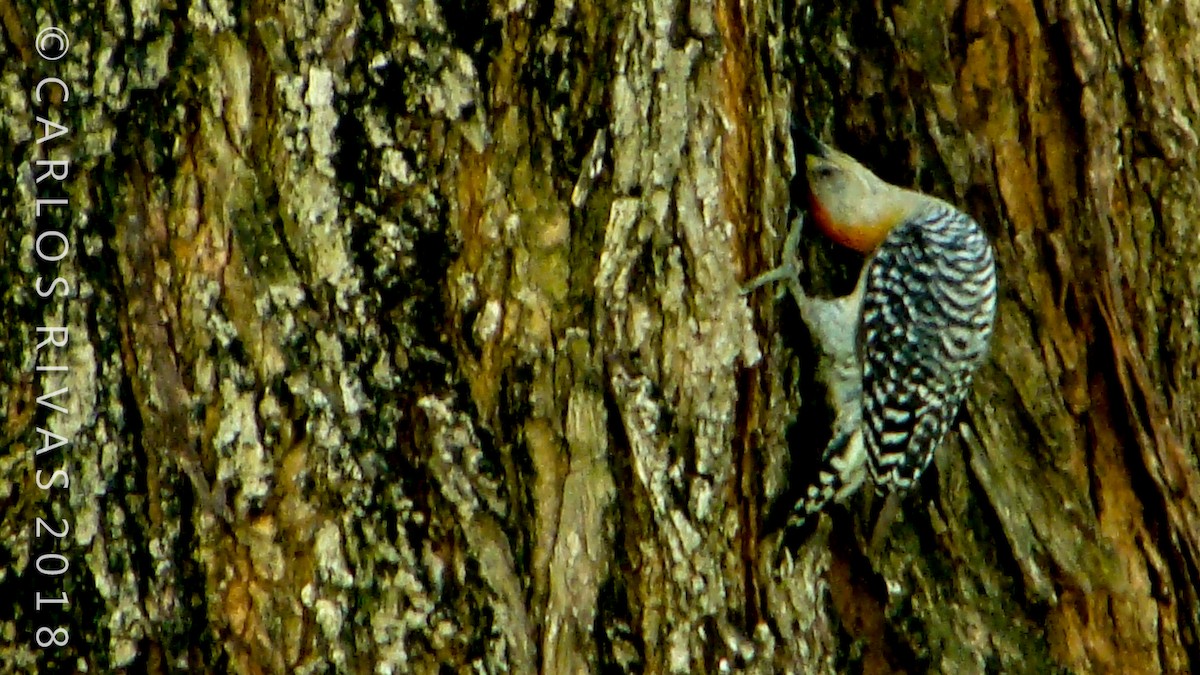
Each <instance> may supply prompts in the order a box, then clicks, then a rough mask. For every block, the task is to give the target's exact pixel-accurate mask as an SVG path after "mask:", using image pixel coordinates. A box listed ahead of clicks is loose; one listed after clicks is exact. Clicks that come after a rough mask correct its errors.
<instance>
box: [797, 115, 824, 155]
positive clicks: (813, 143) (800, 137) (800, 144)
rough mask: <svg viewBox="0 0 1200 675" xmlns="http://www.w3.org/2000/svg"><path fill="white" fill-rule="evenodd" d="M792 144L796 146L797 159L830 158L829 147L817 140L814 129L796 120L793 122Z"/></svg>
mask: <svg viewBox="0 0 1200 675" xmlns="http://www.w3.org/2000/svg"><path fill="white" fill-rule="evenodd" d="M792 143H794V144H795V146H796V156H797V157H807V156H809V155H816V156H817V157H822V158H828V157H829V146H828V145H825V144H824V143H822V142H821V141H820V139H818V138H817V136H816V134H814V133H813V132H812V129H810V128H808V125H806V124H804V123H803V122H800V121H797V120H794V121H793V122H792Z"/></svg>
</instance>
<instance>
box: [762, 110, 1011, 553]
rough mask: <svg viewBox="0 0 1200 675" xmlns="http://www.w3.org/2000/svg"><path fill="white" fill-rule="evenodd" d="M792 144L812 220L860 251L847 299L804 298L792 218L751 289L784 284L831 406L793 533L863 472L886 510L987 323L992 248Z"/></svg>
mask: <svg viewBox="0 0 1200 675" xmlns="http://www.w3.org/2000/svg"><path fill="white" fill-rule="evenodd" d="M798 140H799V141H800V142H799V143H798V146H799V149H800V150H801V151H802V153H803V163H802V165H800V166H799V169H800V170H802V171H804V173H805V174H806V177H807V182H808V195H807V196H808V212H809V216H810V218H811V220H812V221H813V222H815V224H816V225H817V226H818V228H820V230H821V231H822V232H824V233H825V235H826V236H828V237H829V238H830V239H832V240H833V241H835V242H837V243H839V244H841V245H843V246H847V247H849V248H852V249H854V250H856V251H859V252H860V253H863V254H865V255H866V256H867V260H866V263H865V264H864V265H863V270H862V272H861V274H860V275H859V278H858V282H857V284H856V285H855V289H854V291H853V292H852V293H850V295H848V296H845V297H841V298H833V299H820V298H814V297H810V296H808V295H807V294H806V293H805V291H804V289H803V288H802V287H801V285H800V283H799V277H798V270H799V262H798V259H797V256H796V247H797V244H798V242H799V237H800V232H801V229H802V227H803V222H804V218H803V217H800V218H798V219H797V220H796V221H795V223H794V225H793V227H792V228H791V232H790V233H789V235H788V237H787V240H786V241H785V243H784V247H783V248H784V251H783V260H782V262H781V265H780V266H779V267H777V268H775V269H773V270H771V271H769V272H767V273H765V274H762V275H760V276H759V277H757V278H756V279H754V280H753V281H751V282H750V284H749V285H747V287H746V290H747V291H749V290H752V289H754V288H757V287H759V286H761V285H763V284H765V283H768V282H771V281H781V280H782V281H786V282H787V287H788V290H789V291H790V293H791V296H792V297H793V298H794V299H795V301H796V304H797V305H798V306H799V308H800V313H801V318H802V319H803V320H804V322H805V324H807V325H808V327H809V329H810V330H811V331H812V333H813V335H814V338H815V339H816V342H817V345H818V347H819V350H820V352H821V360H820V363H819V364H818V370H819V371H823V372H820V373H819V376H820V377H821V378H822V379H824V380H825V382H826V384H827V386H828V388H829V398H830V404H831V407H832V408H833V409H834V411H835V420H834V428H833V435H832V440H830V442H829V444H828V445H827V446H826V448H825V450H824V452H823V453H822V456H821V458H820V467H819V470H818V472H817V478H816V481H815V482H814V483H813V484H811V485H809V486H807V487H806V489H802V490H795V489H794V488H793V490H794V491H793V492H792V494H797V493H798V495H799V496H798V498H797V500H796V502H795V504H794V505H793V506H791V508H790V511H789V512H788V513H787V514H786V516H785V518H784V520H785V522H784V523H783V524H784V525H785V526H786V527H788V528H794V529H798V528H801V527H802V526H803V525H804V524H805V522H806V521H807V520H808V519H809V518H810V517H811V516H812V515H813V514H816V513H819V512H820V511H821V510H823V509H824V508H825V507H826V506H827V505H828V504H830V502H832V501H843V500H844V499H846V498H847V497H849V496H850V495H851V494H853V493H854V492H855V491H856V490H858V489H859V488H860V487H861V486H862V484H863V482H864V481H866V480H868V479H869V481H870V483H871V484H872V485H873V486H874V488H875V491H876V493H877V494H879V495H880V496H882V497H885V498H889V501H891V502H892V505H893V507H894V504H895V502H896V501H897V499H896V498H897V497H899V496H902V495H903V494H904V493H905V492H906V491H907V490H909V489H910V488H912V487H913V485H914V484H915V483H916V482H917V480H918V479H919V478H920V476H921V473H922V472H923V471H924V470H925V469H926V468H927V467H928V466H929V463H930V461H931V460H932V459H933V454H934V451H935V450H936V449H937V447H938V445H939V444H941V442H942V439H943V438H944V437H945V435H946V432H947V431H948V430H949V428H950V426H951V424H952V423H953V421H954V418H955V416H956V415H957V413H958V409H959V408H960V407H961V405H962V403H963V400H964V399H965V398H966V396H967V393H968V391H969V389H970V385H971V379H972V376H973V375H974V373H975V371H976V370H978V368H979V367H980V365H981V364H982V363H983V362H984V360H985V359H986V356H987V350H988V344H989V342H990V340H991V337H992V331H993V327H994V324H995V319H996V265H995V256H994V255H993V252H992V247H991V244H990V243H989V242H988V239H987V236H986V235H985V234H984V232H983V230H982V229H981V228H980V227H979V225H978V223H976V222H975V221H974V220H973V219H972V218H971V217H969V216H967V215H966V214H965V213H963V212H962V211H959V210H958V209H956V208H954V207H953V206H951V205H950V204H948V203H947V202H945V201H943V200H941V199H938V198H936V197H932V196H929V195H926V194H922V193H920V192H916V191H913V190H908V189H904V188H901V187H897V186H895V185H891V184H889V183H887V182H884V181H883V180H882V179H881V178H879V177H878V176H876V175H875V174H874V173H872V172H871V171H870V170H868V169H867V168H866V167H864V166H863V165H861V164H859V163H858V162H857V161H855V160H854V159H853V158H851V157H850V156H848V155H846V154H844V153H842V152H838V151H837V150H834V149H833V148H830V147H829V146H827V145H825V144H824V143H821V142H820V141H819V140H817V139H816V138H815V137H813V136H811V135H810V134H806V133H805V134H802V135H801V137H800V138H799V139H798ZM793 461H795V460H793ZM793 473H795V471H793ZM796 487H802V486H796ZM878 534H879V533H878V532H876V536H878Z"/></svg>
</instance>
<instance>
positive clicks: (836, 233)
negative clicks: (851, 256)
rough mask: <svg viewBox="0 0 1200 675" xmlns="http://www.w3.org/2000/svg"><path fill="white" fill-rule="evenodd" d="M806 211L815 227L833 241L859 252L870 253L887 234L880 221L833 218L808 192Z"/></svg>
mask: <svg viewBox="0 0 1200 675" xmlns="http://www.w3.org/2000/svg"><path fill="white" fill-rule="evenodd" d="M808 211H809V214H810V215H811V216H812V219H813V220H815V221H816V222H817V227H818V228H820V230H821V231H822V232H824V233H825V236H826V237H829V238H830V239H832V240H833V241H834V243H836V244H839V245H841V246H845V247H846V248H850V249H854V250H855V251H858V252H859V253H870V252H871V251H874V250H875V247H876V246H879V243H880V242H881V241H883V239H884V237H886V236H887V228H886V227H884V226H883V225H882V224H881V223H841V222H837V221H835V220H834V219H833V217H832V216H831V215H830V214H829V211H828V210H826V209H825V207H824V206H822V205H821V202H819V201H817V198H816V196H814V195H812V194H809V196H808Z"/></svg>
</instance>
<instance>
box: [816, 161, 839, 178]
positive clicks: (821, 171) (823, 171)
mask: <svg viewBox="0 0 1200 675" xmlns="http://www.w3.org/2000/svg"><path fill="white" fill-rule="evenodd" d="M833 172H834V171H833V167H832V166H829V165H827V164H826V165H822V166H818V167H817V168H815V169H813V176H816V177H817V178H829V177H830V176H832V175H833Z"/></svg>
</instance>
